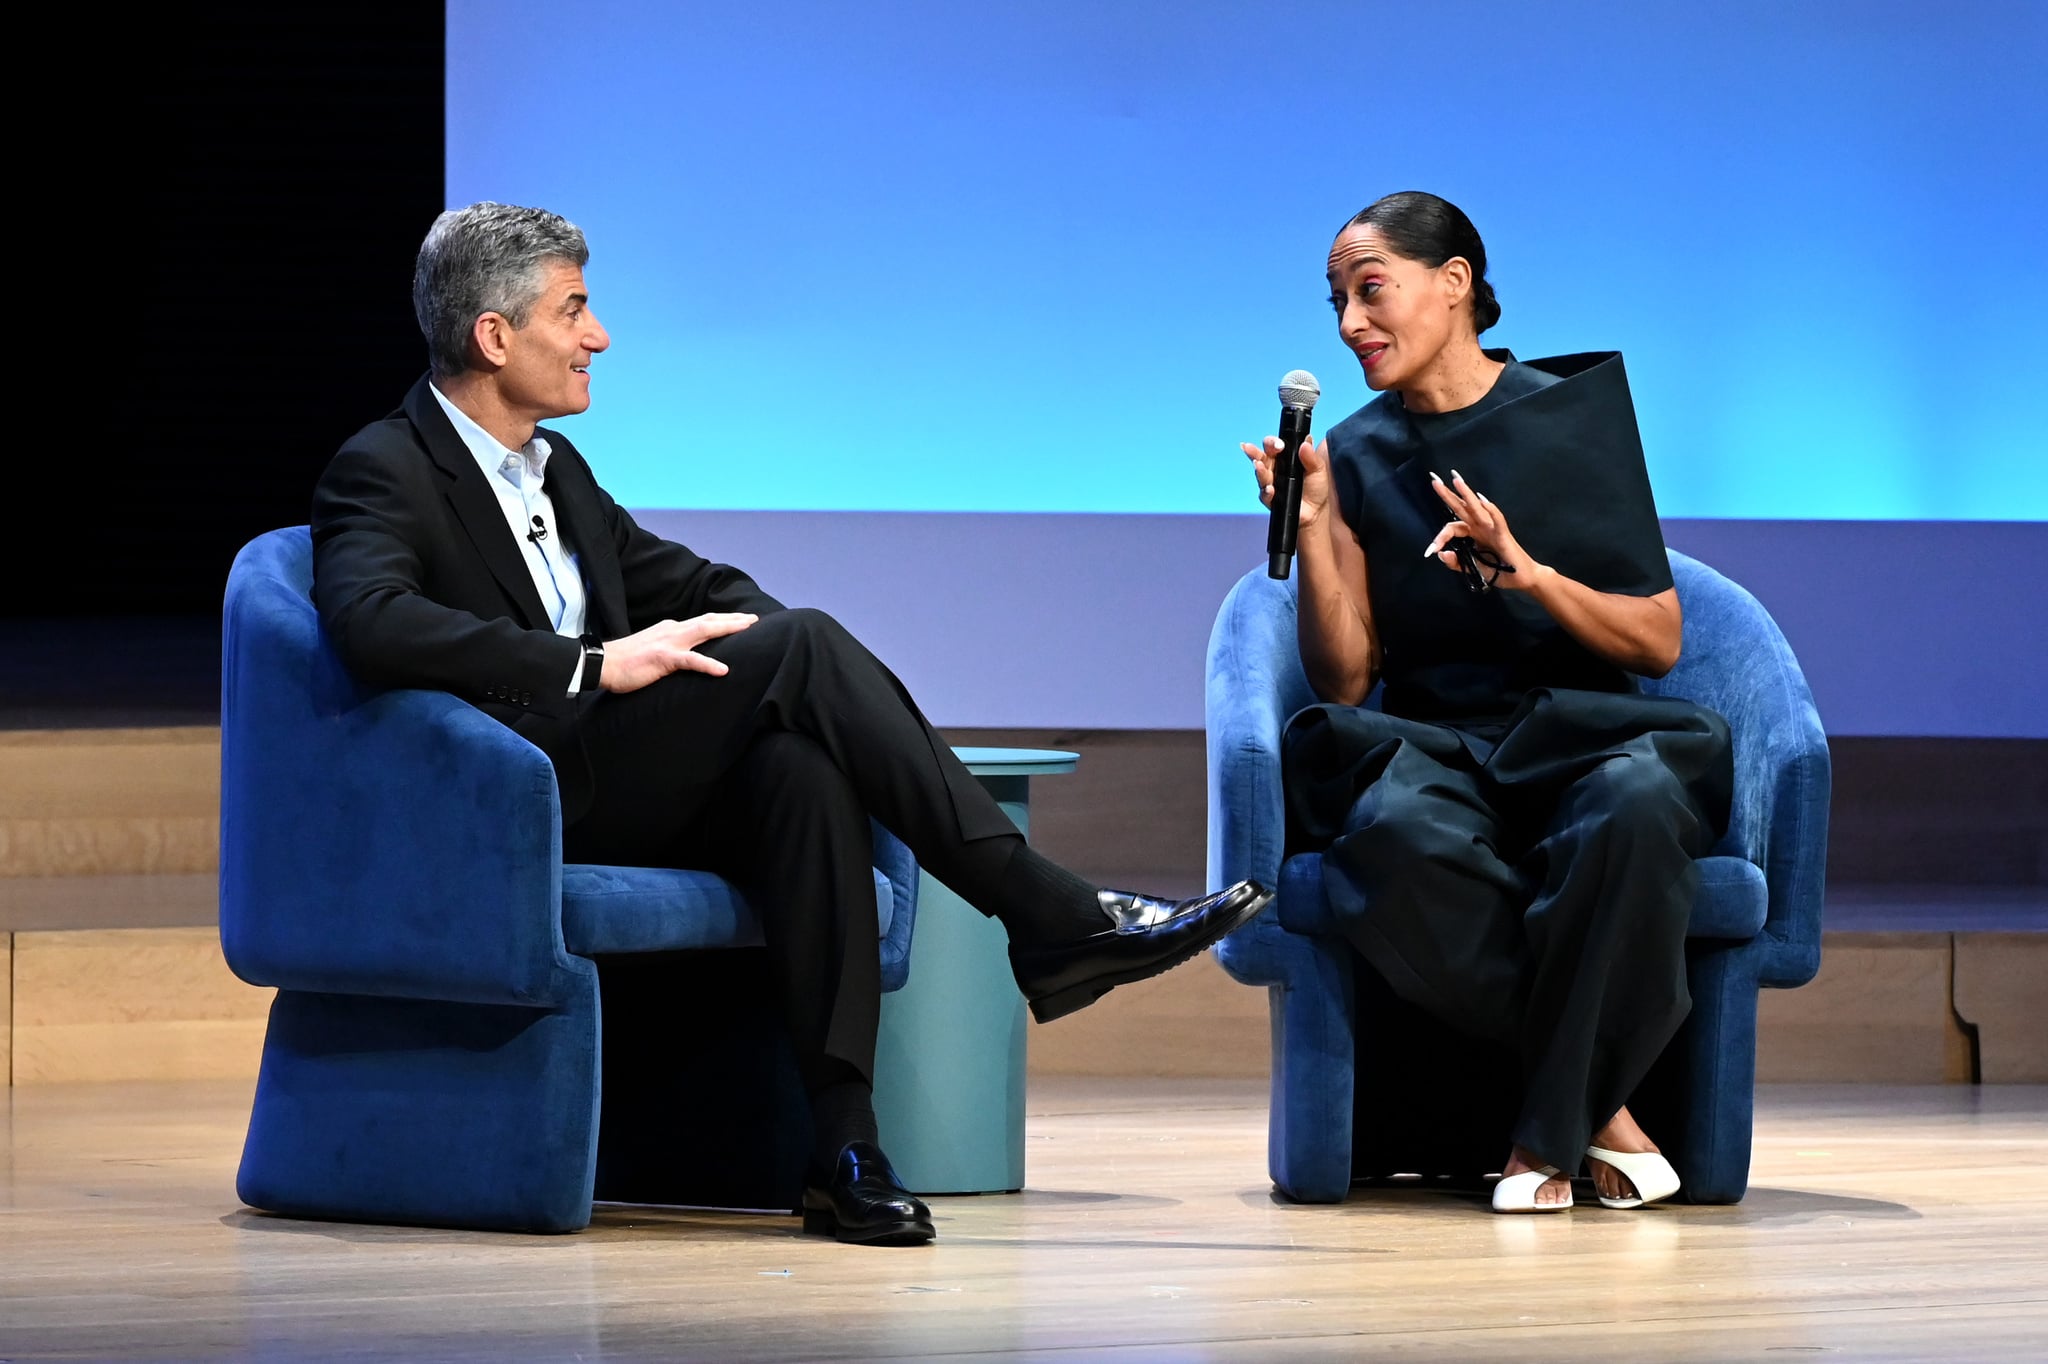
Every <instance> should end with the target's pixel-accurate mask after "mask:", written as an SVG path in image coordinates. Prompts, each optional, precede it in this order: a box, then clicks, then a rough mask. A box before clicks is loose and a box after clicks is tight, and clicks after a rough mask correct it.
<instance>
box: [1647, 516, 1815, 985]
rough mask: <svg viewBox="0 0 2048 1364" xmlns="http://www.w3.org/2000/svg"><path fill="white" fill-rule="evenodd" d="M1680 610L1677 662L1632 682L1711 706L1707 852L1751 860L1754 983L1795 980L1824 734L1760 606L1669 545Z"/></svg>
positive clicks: (1811, 871)
mask: <svg viewBox="0 0 2048 1364" xmlns="http://www.w3.org/2000/svg"><path fill="white" fill-rule="evenodd" d="M1671 572H1672V576H1673V578H1674V579H1675V580H1676V582H1677V584H1678V594H1679V599H1680V601H1681V602H1682V603H1683V604H1684V607H1685V642H1684V648H1683V649H1682V650H1681V652H1680V657H1679V662H1678V666H1677V667H1675V668H1673V669H1672V670H1671V672H1670V673H1669V674H1667V675H1666V676H1664V677H1662V678H1658V679H1655V680H1653V681H1646V682H1644V683H1643V690H1644V691H1646V692H1651V693H1653V694H1660V695H1669V696H1683V697H1685V698H1686V699H1688V700H1690V701H1695V702H1697V703H1699V704H1700V705H1703V706H1706V707H1708V708H1709V709H1712V710H1715V711H1718V712H1719V713H1720V714H1721V716H1722V717H1723V718H1724V719H1726V720H1727V721H1728V727H1729V730H1730V731H1731V733H1732V734H1733V736H1734V742H1735V802H1734V807H1733V809H1732V810H1731V811H1730V813H1729V820H1728V833H1727V836H1726V837H1724V838H1723V839H1722V840H1721V842H1720V843H1719V844H1718V845H1716V847H1715V848H1714V852H1715V853H1716V854H1720V855H1725V856H1730V857H1740V858H1742V859H1743V860H1744V861H1747V862H1752V863H1754V864H1755V865H1757V866H1759V867H1761V868H1763V871H1764V883H1765V886H1766V888H1767V891H1768V898H1767V905H1768V910H1767V917H1766V918H1765V920H1764V927H1763V932H1762V933H1761V934H1760V935H1759V936H1758V938H1757V940H1756V941H1757V944H1758V946H1759V960H1758V963H1757V969H1758V981H1759V983H1760V984H1763V985H1766V986H1774V987H1781V988H1783V987H1792V986H1798V985H1804V984H1805V983H1806V982H1807V981H1809V980H1811V979H1813V976H1814V973H1815V972H1816V971H1818V970H1819V969H1820V931H1821V901H1822V890H1823V882H1824V880H1825V877H1826V873H1827V830H1828V795H1829V789H1830V786H1831V783H1832V776H1831V773H1832V766H1831V763H1830V759H1829V757H1828V745H1827V736H1826V735H1825V734H1824V733H1823V732H1822V730H1821V724H1820V715H1819V713H1818V712H1817V711H1816V710H1815V708H1814V704H1813V692H1812V691H1811V690H1810V689H1809V688H1808V686H1807V684H1806V676H1805V674H1804V673H1803V672H1801V671H1800V668H1799V663H1798V660H1797V659H1796V658H1795V657H1794V656H1793V653H1792V649H1791V646H1790V645H1788V644H1787V643H1786V642H1785V636H1784V635H1783V633H1781V632H1780V631H1779V629H1778V626H1777V623H1776V622H1775V621H1773V620H1772V619H1771V617H1770V613H1769V612H1767V611H1765V610H1764V607H1763V604H1762V603H1760V602H1758V601H1757V599H1756V598H1755V597H1753V596H1751V595H1750V593H1749V592H1747V591H1746V590H1744V589H1743V588H1742V587H1741V586H1739V585H1738V584H1736V583H1734V582H1732V581H1730V580H1729V579H1727V578H1725V577H1722V576H1721V575H1720V574H1719V573H1716V572H1715V571H1714V570H1712V569H1710V568H1708V567H1707V566H1705V565H1704V564H1701V563H1699V562H1698V561H1697V560H1694V559H1692V558H1690V557H1688V556H1686V555H1684V554H1680V553H1677V552H1676V551H1673V552H1672V554H1671Z"/></svg>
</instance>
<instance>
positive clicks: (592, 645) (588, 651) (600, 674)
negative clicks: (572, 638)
mask: <svg viewBox="0 0 2048 1364" xmlns="http://www.w3.org/2000/svg"><path fill="white" fill-rule="evenodd" d="M576 642H577V643H578V644H579V645H581V646H582V647H583V685H582V690H584V691H601V690H603V688H604V640H603V639H601V638H599V637H598V636H597V635H583V636H580V637H579V638H578V639H577V641H576Z"/></svg>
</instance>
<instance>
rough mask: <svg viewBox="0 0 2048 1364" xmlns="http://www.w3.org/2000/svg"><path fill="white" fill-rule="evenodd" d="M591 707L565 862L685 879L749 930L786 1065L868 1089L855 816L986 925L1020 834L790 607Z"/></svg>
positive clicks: (888, 688) (868, 935)
mask: <svg viewBox="0 0 2048 1364" xmlns="http://www.w3.org/2000/svg"><path fill="white" fill-rule="evenodd" d="M698 652H700V653H703V654H706V655H709V656H710V657H713V658H716V659H719V660H720V661H721V662H723V663H725V664H726V666H727V668H728V669H729V671H728V672H727V673H726V675H725V676H723V677H713V676H711V675H709V674H706V673H697V672H678V673H672V674H670V675H669V676H667V677H664V678H662V679H661V680H659V681H657V682H655V683H653V684H652V685H650V686H647V687H643V688H641V689H640V690H638V691H632V692H625V693H619V694H607V695H604V696H601V697H599V698H598V699H597V700H596V701H594V702H593V703H592V704H591V705H590V707H589V708H588V710H587V711H586V712H585V714H584V716H583V717H582V719H581V721H580V722H579V723H580V737H581V739H582V742H583V747H584V752H585V755H586V757H587V758H588V761H589V763H590V769H591V775H592V779H593V785H594V791H595V794H594V797H593V800H592V802H591V806H590V808H589V810H588V811H587V812H586V813H585V814H584V815H583V816H582V817H581V818H580V819H578V820H577V821H576V823H575V824H574V825H572V826H570V827H569V828H567V829H565V830H564V831H563V855H564V856H565V857H566V858H567V859H568V860H570V861H579V862H609V863H617V864H627V865H643V866H679V867H695V868H701V869H703V870H707V871H715V872H718V873H719V874H721V875H723V876H725V877H727V878H728V879H729V880H731V881H732V882H733V883H734V884H735V885H737V886H738V887H739V888H740V890H741V892H742V893H743V894H745V895H746V897H747V902H748V903H749V904H750V905H752V906H753V907H754V909H755V911H756V913H758V914H759V915H760V917H761V924H762V931H763V936H764V938H765V940H766V944H767V948H768V954H769V959H770V961H771V962H772V964H773V973H774V977H775V979H776V982H777V985H778V987H779V988H780V990H781V991H782V995H783V1000H784V1004H785V1008H786V1013H787V1018H788V1021H789V1027H790V1036H791V1039H792V1041H793V1042H794V1043H795V1048H796V1054H797V1057H798V1063H799V1065H800V1066H801V1067H803V1068H804V1069H805V1070H806V1071H807V1074H806V1076H805V1078H806V1080H807V1081H813V1080H814V1079H815V1078H816V1077H817V1076H818V1075H819V1074H821V1071H820V1064H819V1063H820V1060H821V1058H832V1059H833V1060H836V1061H838V1062H841V1063H843V1064H844V1065H847V1066H851V1067H853V1068H854V1069H855V1070H857V1071H858V1072H859V1073H860V1074H861V1075H863V1076H866V1077H868V1078H870V1079H872V1077H873V1074H874V1050H875V1029H876V1024H877V1021H878V1018H879V1014H880V1008H881V982H880V966H879V951H878V948H879V943H880V931H879V927H878V923H877V919H876V904H875V884H874V874H873V865H872V855H873V846H872V840H871V835H870V831H869V827H868V819H869V817H870V816H873V817H874V818H875V819H876V820H877V821H879V822H880V823H881V824H882V825H883V827H885V828H887V829H888V830H889V831H890V832H891V833H893V834H895V835H896V836H897V837H898V838H900V839H902V840H903V841H904V843H905V844H907V845H908V846H909V848H910V850H911V851H912V852H913V853H914V854H915V855H916V857H917V860H918V863H919V865H920V866H921V867H922V868H923V869H924V870H927V871H929V872H931V873H932V875H934V876H936V877H937V878H938V879H939V880H941V881H943V882H945V883H946V885H948V886H949V887H951V888H952V889H953V890H954V891H955V892H957V893H958V894H959V895H960V896H961V897H962V898H963V899H965V900H967V901H968V902H969V903H970V904H973V905H975V906H976V907H977V908H980V909H982V910H983V911H984V912H993V911H994V910H995V909H996V908H997V907H998V906H997V892H998V885H997V882H998V879H999V874H1000V871H1001V868H1002V867H1003V865H1004V864H1005V862H1006V861H1007V847H1008V846H1009V845H1006V844H991V843H990V840H995V839H1002V840H1015V839H1016V838H1018V834H1017V828H1016V826H1015V825H1014V824H1012V823H1011V822H1010V819H1009V817H1008V816H1007V815H1005V814H1004V813H1003V812H1002V810H1001V808H1000V807H999V806H997V805H996V803H995V801H994V800H993V799H992V798H991V797H990V796H989V795H988V793H987V792H986V791H985V790H984V789H983V788H982V786H981V784H980V783H979V782H977V781H976V780H975V779H974V777H973V775H972V774H970V773H969V772H968V771H967V769H966V767H965V766H963V765H962V764H961V763H960V761H959V760H958V759H957V758H955V757H954V756H953V751H952V749H951V748H950V747H949V746H948V745H947V744H946V742H945V741H944V740H943V739H942V738H940V737H939V735H938V733H937V732H936V731H935V730H933V729H932V727H931V725H930V724H929V723H928V722H927V721H926V720H925V718H924V716H923V715H922V714H920V713H919V712H918V709H917V706H916V705H915V703H914V702H912V700H911V699H910V696H909V694H908V693H907V692H906V691H905V690H904V688H903V685H902V683H900V682H899V681H897V679H896V678H895V676H894V675H893V674H891V673H890V672H889V670H888V669H887V668H885V667H884V666H883V665H882V664H881V662H880V661H878V660H877V659H876V658H875V657H874V655H873V654H871V653H869V652H868V650H867V649H866V648H865V647H864V646H862V645H861V644H860V642H859V641H858V640H856V639H854V637H853V636H852V635H851V634H850V633H848V632H847V631H846V630H845V629H844V628H843V627H842V626H840V625H839V623H838V622H837V621H835V620H833V619H832V618H831V617H830V616H828V615H826V614H825V613H823V612H821V611H815V610H811V609H808V608H798V609H794V610H788V611H777V612H773V613H771V614H767V615H764V616H762V617H761V618H760V619H759V620H758V621H756V622H755V623H754V624H753V625H752V626H750V627H749V628H747V629H745V630H742V631H740V632H739V633H738V634H734V635H728V636H726V637H724V638H722V639H717V640H712V641H710V642H708V643H706V644H704V645H703V646H701V647H700V648H699V650H698Z"/></svg>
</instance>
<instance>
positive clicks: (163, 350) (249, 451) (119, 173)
mask: <svg viewBox="0 0 2048 1364" xmlns="http://www.w3.org/2000/svg"><path fill="white" fill-rule="evenodd" d="M57 22H58V23H59V25H60V27H61V26H63V25H65V24H67V23H68V24H75V25H77V26H78V27H79V29H80V30H81V32H80V33H79V35H78V38H79V45H80V47H81V49H89V50H91V51H92V52H93V53H94V54H95V57H94V60H93V61H92V62H90V63H82V64H80V65H79V66H78V67H77V68H76V69H75V70H74V71H73V72H72V73H71V79H72V81H74V82H75V87H76V88H74V89H73V90H72V91H71V92H70V93H71V97H72V99H73V101H74V103H75V104H76V106H77V107H79V108H85V109H90V110H92V111H93V113H94V114H95V115H96V117H95V118H93V119H92V120H90V126H92V127H96V128H98V129H101V130H103V131H101V132H99V133H97V134H91V135H81V137H80V138H79V139H78V141H83V142H86V143H89V144H90V145H85V146H78V145H67V148H66V165H65V166H64V167H62V168H53V173H61V174H62V175H63V176H64V177H65V178H66V179H67V180H72V181H73V182H74V183H72V184H70V185H67V190H68V191H69V192H68V193H67V195H66V196H65V204H64V207H65V210H66V213H65V218H64V223H63V231H61V232H60V233H57V234H53V235H55V236H57V237H59V238H61V241H60V242H59V244H58V252H59V260H58V261H57V263H56V265H55V273H56V274H57V276H58V279H59V280H60V281H61V282H62V287H63V292H64V295H65V297H66V300H67V304H68V306H67V315H68V316H70V317H75V318H76V319H77V322H76V325H78V326H80V327H81V328H82V327H85V326H91V327H92V328H93V329H94V331H95V341H94V343H93V344H91V345H89V346H88V347H86V351H85V353H86V355H87V356H88V357H90V360H91V363H93V364H95V365H96V366H97V370H96V382H95V383H94V386H93V389H92V391H91V393H90V395H89V398H88V400H87V401H86V402H85V403H83V404H78V405H76V406H75V407H74V408H73V409H72V410H71V411H70V412H69V413H68V421H69V423H70V425H71V437H72V438H71V439H70V440H69V441H67V442H66V443H65V444H64V445H63V446H62V447H60V449H59V451H58V453H57V455H56V457H55V458H52V459H48V460H46V461H44V468H45V469H47V470H48V471H49V472H50V473H51V474H54V477H55V481H56V486H55V488H54V490H53V491H54V493H55V497H54V498H53V499H52V500H51V502H50V503H48V504H47V505H50V506H52V507H54V508H56V509H58V515H57V516H56V517H53V518H51V520H50V522H49V523H48V524H47V525H45V526H44V527H43V528H42V529H43V530H44V532H45V535H46V536H47V541H46V543H49V544H51V545H52V546H54V550H53V552H47V553H46V555H45V556H41V557H45V558H46V560H47V562H49V563H52V564H55V565H61V571H59V572H52V573H49V574H47V575H45V576H42V577H40V578H38V580H37V586H36V590H35V591H34V592H32V593H27V594H17V595H15V596H14V597H13V598H12V599H11V600H10V601H9V604H8V608H7V610H8V614H9V615H10V616H16V617H32V618H34V620H36V621H38V622H42V623H43V627H44V628H41V629H27V628H26V627H24V631H25V632H24V633H15V634H12V635H10V637H9V639H8V640H7V644H8V646H9V647H8V649H7V651H6V652H7V654H8V656H9V657H10V659H12V658H13V657H14V656H15V655H17V654H18V653H19V652H20V651H21V644H22V641H23V640H24V639H27V640H30V641H35V640H37V639H41V640H44V641H47V646H48V647H47V648H46V649H45V650H44V651H43V652H44V653H45V655H46V656H55V657H58V658H69V659H71V660H72V662H71V664H70V665H69V666H68V669H67V671H68V673H69V676H70V680H71V681H72V682H74V683H88V682H89V686H88V687H87V688H86V690H87V693H88V694H90V695H92V696H95V697H101V696H104V697H106V698H107V700H106V702H105V704H106V705H108V706H115V705H122V706H136V707H138V708H147V707H156V706H161V705H164V704H165V700H164V698H170V699H172V700H174V701H176V702H177V703H178V704H180V705H182V704H184V703H185V702H186V701H187V700H188V699H190V698H192V697H193V696H195V695H196V696H197V697H198V698H199V699H201V700H204V698H205V696H206V695H207V694H208V693H207V692H197V693H195V692H193V691H192V690H191V689H190V688H188V687H187V685H186V682H187V674H188V673H189V671H190V669H189V667H188V663H189V661H190V660H191V659H194V658H197V657H199V656H201V655H204V654H205V653H206V648H205V644H204V638H203V636H204V631H203V630H199V631H197V632H196V633H195V636H194V637H193V638H192V639H191V640H190V641H189V644H188V641H186V639H185V636H184V633H183V631H182V630H181V629H175V628H174V629H171V630H170V631H169V634H170V636H174V637H175V638H174V639H173V638H167V636H166V634H165V632H163V631H157V632H151V631H149V630H145V629H136V628H133V627H130V628H128V629H125V630H123V629H118V628H117V629H111V630H108V631H104V632H92V631H85V632H82V633H81V632H79V631H77V630H76V628H75V627H72V626H66V625H63V624H62V623H63V622H69V621H74V620H77V619H80V618H93V619H105V618H112V617H129V618H133V617H161V618H191V619H197V620H206V619H212V620H214V621H215V622H216V624H215V626H214V630H215V635H214V639H215V641H216V646H217V640H218V633H217V632H218V625H217V620H218V616H219V611H220V597H221V589H222V586H223V584H224V582H225V580H226V577H227V569H228V564H229V563H230V561H231V560H232V558H233V556H234V553H235V551H236V550H237V549H239V548H240V546H241V545H242V544H244V543H245V542H246V541H247V540H249V539H250V538H251V537H252V536H254V535H256V534H258V533H260V532H262V531H265V530H269V529H271V528H273V527H276V526H281V525H291V524H298V523H302V522H304V521H305V520H306V518H307V510H308V497H309V494H310V492H311V489H312V485H313V480H314V478H315V476H316V475H317V474H318V473H319V471H320V469H321V467H322V466H323V465H324V464H325V462H326V460H327V459H328V457H329V456H330V455H332V454H333V452H334V450H335V449H336V447H337V446H338V445H339V444H340V442H341V441H342V440H343V439H344V438H345V437H346V436H347V435H348V434H349V433H351V432H352V431H354V430H355V429H356V428H358V427H360V426H362V425H363V424H365V423H366V422H368V421H372V420H374V419H376V418H377V417H380V416H382V415H383V414H384V413H385V412H386V411H388V410H390V408H391V407H392V406H394V405H395V404H396V402H397V400H398V399H399V397H400V396H401V395H402V394H403V393H404V391H405V388H406V386H407V385H408V384H409V383H411V382H412V380H413V379H414V378H416V377H417V376H418V374H419V372H420V371H421V370H422V369H423V368H424V348H423V346H422V344H421V342H420V340H419V337H418V332H417V328H416V327H415V326H414V324H413V321H412V316H411V301H410V292H409V291H410V280H411V273H412V260H413V256H414V254H415V252H416V251H417V250H418V246H419V241H420V238H421V236H422V235H423V234H424V233H425V231H426V228H427V225H428V224H429V223H430V222H432V220H433V217H434V214H435V213H436V212H438V211H439V210H440V208H441V207H442V203H441V198H442V162H443V150H442V143H443V134H442V124H443V115H442V90H443V83H444V75H443V61H444V34H443V20H442V14H441V7H440V6H439V5H406V4H398V3H391V2H390V0H372V2H371V3H350V4H339V3H331V2H329V3H312V4H305V5H290V6H270V7H258V6H244V5H229V6H212V7H199V8H191V7H170V8H157V9H144V10H140V11H137V12H135V13H133V14H124V15H122V16H121V17H120V18H119V20H118V22H112V21H104V22H106V25H107V28H108V29H110V30H111V32H100V33H96V34H92V35H86V34H84V33H83V31H82V30H83V27H84V23H85V22H86V21H85V20H84V19H83V17H82V16H81V17H80V18H77V19H72V20H64V19H59V20H58V21H57ZM39 538H40V537H39ZM215 657H216V659H217V647H216V652H215ZM49 666H55V665H49ZM87 669H90V670H91V671H90V673H88V672H87V671H86V670H87ZM151 674H154V675H155V680H156V686H155V687H154V688H151V687H148V686H144V685H141V684H140V683H139V682H138V683H135V684H132V685H131V683H130V682H129V681H127V680H126V679H131V678H137V679H139V678H146V677H148V676H150V675H151ZM217 676H218V674H217V663H216V664H215V665H214V677H215V679H216V680H215V681H214V683H213V684H212V685H211V687H210V688H209V689H208V691H211V690H217V685H218V684H217ZM6 685H7V687H8V692H9V695H8V705H9V707H10V708H11V707H13V706H15V705H19V704H22V703H23V700H27V701H35V700H36V699H37V698H38V697H40V696H43V695H45V694H46V692H47V687H48V683H47V681H46V679H45V677H44V676H43V675H42V674H40V673H36V672H30V673H29V674H28V675H27V676H26V678H25V679H24V678H12V677H11V678H10V679H8V681H7V684H6ZM17 687H20V688H24V689H25V692H26V695H25V697H24V698H21V699H17V698H16V696H15V695H13V692H14V690H15V689H16V688H17ZM137 689H139V690H140V693H141V694H140V696H139V697H138V696H136V695H135V694H134V692H135V691H136V690H137Z"/></svg>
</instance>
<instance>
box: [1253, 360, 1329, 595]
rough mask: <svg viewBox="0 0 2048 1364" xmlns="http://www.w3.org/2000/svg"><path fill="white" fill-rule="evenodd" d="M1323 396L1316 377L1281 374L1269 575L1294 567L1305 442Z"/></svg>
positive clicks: (1268, 529) (1292, 371) (1295, 371)
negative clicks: (1311, 417) (1312, 417)
mask: <svg viewBox="0 0 2048 1364" xmlns="http://www.w3.org/2000/svg"><path fill="white" fill-rule="evenodd" d="M1322 396H1323V388H1322V385H1321V384H1318V383H1317V382H1316V376H1315V375H1313V374H1310V373H1309V372H1308V371H1307V370H1305V369H1290V370H1288V371H1287V373H1286V374H1284V375H1282V376H1281V377H1280V453H1279V454H1278V455H1276V456H1274V457H1273V511H1272V519H1271V520H1270V521H1268V522H1267V524H1266V558H1267V563H1266V576H1268V577H1271V578H1285V577H1286V576H1287V574H1288V572H1289V570H1290V569H1291V568H1292V567H1293V566H1294V542H1295V538H1296V536H1298V535H1299V534H1300V532H1301V443H1302V442H1303V441H1305V440H1307V439H1308V427H1309V416H1310V414H1312V413H1313V412H1314V411H1315V409H1316V399H1318V398H1320V397H1322Z"/></svg>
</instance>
